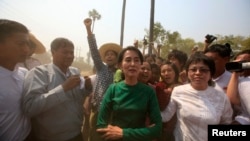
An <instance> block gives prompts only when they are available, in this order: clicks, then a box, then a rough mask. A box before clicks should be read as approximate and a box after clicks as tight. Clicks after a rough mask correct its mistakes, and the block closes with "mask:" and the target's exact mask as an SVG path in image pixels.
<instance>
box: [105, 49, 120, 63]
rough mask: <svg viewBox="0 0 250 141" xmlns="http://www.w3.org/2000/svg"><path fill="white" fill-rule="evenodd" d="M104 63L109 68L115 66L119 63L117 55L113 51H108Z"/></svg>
mask: <svg viewBox="0 0 250 141" xmlns="http://www.w3.org/2000/svg"><path fill="white" fill-rule="evenodd" d="M104 62H105V63H106V64H107V65H108V66H115V65H116V63H117V53H116V52H114V51H113V50H108V51H106V52H105V55H104Z"/></svg>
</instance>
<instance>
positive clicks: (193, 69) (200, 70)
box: [188, 68, 210, 73]
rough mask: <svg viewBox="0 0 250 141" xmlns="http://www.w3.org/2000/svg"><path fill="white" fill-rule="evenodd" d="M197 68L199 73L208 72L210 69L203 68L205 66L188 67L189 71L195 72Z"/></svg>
mask: <svg viewBox="0 0 250 141" xmlns="http://www.w3.org/2000/svg"><path fill="white" fill-rule="evenodd" d="M197 70H199V72H200V73H208V72H209V71H210V69H205V68H192V69H188V71H189V72H192V73H196V72H197Z"/></svg>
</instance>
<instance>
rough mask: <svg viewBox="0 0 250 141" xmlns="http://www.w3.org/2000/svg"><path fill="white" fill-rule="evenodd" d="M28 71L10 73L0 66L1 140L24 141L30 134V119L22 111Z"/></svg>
mask: <svg viewBox="0 0 250 141" xmlns="http://www.w3.org/2000/svg"><path fill="white" fill-rule="evenodd" d="M26 72H27V70H26V69H24V68H18V69H16V70H14V71H9V70H7V69H5V68H3V67H1V66H0V140H1V141H23V140H24V139H25V138H26V137H27V136H28V134H29V132H30V129H31V125H30V119H29V118H28V117H26V116H25V115H24V114H23V113H22V111H21V98H22V91H23V81H24V76H25V74H26Z"/></svg>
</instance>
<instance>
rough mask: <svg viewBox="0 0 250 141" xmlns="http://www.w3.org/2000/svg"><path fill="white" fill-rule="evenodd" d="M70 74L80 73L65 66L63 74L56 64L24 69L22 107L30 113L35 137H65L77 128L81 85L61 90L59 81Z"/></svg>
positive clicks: (76, 130) (70, 135)
mask: <svg viewBox="0 0 250 141" xmlns="http://www.w3.org/2000/svg"><path fill="white" fill-rule="evenodd" d="M70 75H80V72H79V70H78V69H77V68H74V67H69V69H68V72H67V73H66V74H64V73H63V72H62V71H61V70H60V69H59V68H58V67H57V66H56V65H54V64H46V65H41V66H38V67H36V68H34V69H32V70H30V71H29V72H28V74H27V75H26V78H25V82H24V99H23V108H24V111H25V113H26V114H27V115H29V116H30V117H32V124H33V125H32V127H33V130H34V133H35V135H36V137H37V138H38V139H39V140H56V141H62V140H68V139H71V138H73V137H75V136H77V135H78V134H80V132H81V126H82V121H83V107H82V106H83V97H84V94H85V91H84V89H80V86H77V87H75V88H74V89H72V90H69V91H67V92H64V90H63V87H62V84H63V83H64V82H65V81H66V79H67V77H68V76H70Z"/></svg>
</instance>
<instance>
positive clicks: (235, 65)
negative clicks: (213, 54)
mask: <svg viewBox="0 0 250 141" xmlns="http://www.w3.org/2000/svg"><path fill="white" fill-rule="evenodd" d="M247 69H250V62H246V61H240V62H228V63H226V70H228V71H231V72H241V71H243V70H247Z"/></svg>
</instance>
